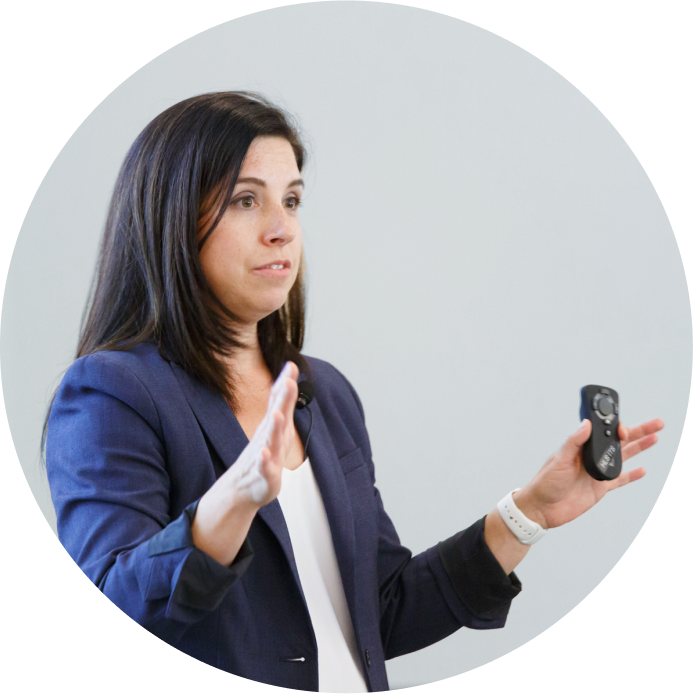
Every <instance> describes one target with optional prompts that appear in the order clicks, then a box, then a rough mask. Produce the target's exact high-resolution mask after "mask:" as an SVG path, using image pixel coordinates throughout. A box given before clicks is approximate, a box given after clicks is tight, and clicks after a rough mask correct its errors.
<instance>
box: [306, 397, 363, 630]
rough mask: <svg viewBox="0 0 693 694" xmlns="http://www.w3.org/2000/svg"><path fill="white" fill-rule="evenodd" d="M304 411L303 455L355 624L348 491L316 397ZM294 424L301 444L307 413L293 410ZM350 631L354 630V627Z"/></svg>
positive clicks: (352, 552)
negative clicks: (319, 498)
mask: <svg viewBox="0 0 693 694" xmlns="http://www.w3.org/2000/svg"><path fill="white" fill-rule="evenodd" d="M308 407H310V409H311V412H312V414H313V433H312V434H311V437H310V444H309V450H308V451H307V454H308V457H309V458H310V462H311V466H312V468H313V472H314V473H315V479H316V481H317V483H318V487H319V488H320V494H321V495H322V500H323V503H324V505H325V512H326V513H327V520H328V522H329V524H330V532H331V534H332V542H333V544H334V550H335V554H336V555H337V563H338V564H339V572H340V574H341V577H342V585H343V586H344V593H345V595H346V598H347V603H348V605H349V611H350V612H351V617H352V620H355V619H356V614H357V611H356V595H355V586H354V552H355V538H354V519H353V515H352V512H351V503H350V500H349V491H348V489H347V485H346V481H345V480H344V473H343V472H342V466H341V465H340V463H339V457H338V455H337V451H336V450H335V448H334V445H333V443H332V437H331V436H330V432H329V430H328V428H327V424H326V422H325V418H324V417H323V414H322V411H321V409H320V404H319V402H318V399H317V397H316V398H315V399H314V400H313V402H312V403H311V404H310V405H309V406H308ZM294 423H295V424H296V430H297V431H298V433H299V435H300V437H301V440H302V441H304V442H305V440H306V435H307V433H308V426H309V423H310V415H309V414H308V411H307V409H303V410H296V413H295V416H294ZM354 627H355V628H356V624H354Z"/></svg>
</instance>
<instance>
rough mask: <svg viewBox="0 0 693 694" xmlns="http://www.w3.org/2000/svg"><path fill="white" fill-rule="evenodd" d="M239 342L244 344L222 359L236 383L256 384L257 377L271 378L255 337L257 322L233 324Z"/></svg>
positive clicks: (262, 378)
mask: <svg viewBox="0 0 693 694" xmlns="http://www.w3.org/2000/svg"><path fill="white" fill-rule="evenodd" d="M235 328H236V334H237V336H238V340H239V342H240V343H241V344H242V345H244V346H243V347H240V348H238V349H236V350H234V353H233V354H232V355H231V356H230V357H226V358H225V359H224V361H225V362H226V364H227V365H228V368H229V371H230V374H231V376H232V378H233V380H234V382H235V383H236V384H242V383H248V384H251V383H252V384H256V383H257V381H258V379H260V380H267V379H270V380H271V374H270V371H269V369H268V367H267V364H266V363H265V359H264V357H263V356H262V350H261V349H260V342H259V340H258V337H257V323H252V324H244V325H241V326H235Z"/></svg>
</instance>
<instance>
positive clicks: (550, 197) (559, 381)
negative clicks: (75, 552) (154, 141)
mask: <svg viewBox="0 0 693 694" xmlns="http://www.w3.org/2000/svg"><path fill="white" fill-rule="evenodd" d="M222 89H254V90H258V91H261V92H263V93H265V94H267V95H268V96H269V97H270V98H272V99H274V100H275V101H277V102H278V103H280V104H281V105H283V106H285V107H287V108H288V109H289V110H290V111H291V112H293V113H294V114H295V115H296V116H297V117H298V118H299V120H300V122H301V124H302V127H303V129H304V131H305V134H306V141H307V145H308V148H309V151H310V155H311V158H310V160H309V166H308V169H307V170H306V176H305V178H306V179H307V183H308V187H307V191H306V196H305V198H304V201H305V207H304V208H303V210H302V212H301V218H302V221H303V227H304V239H305V247H306V257H307V262H308V302H309V314H308V319H309V323H308V339H307V344H306V348H305V350H304V351H305V352H306V353H307V354H311V355H314V356H318V357H321V358H323V359H327V360H329V361H331V362H332V363H334V364H335V365H336V366H337V367H338V368H339V369H340V370H342V371H343V372H344V373H345V374H346V375H347V377H348V378H349V379H350V380H351V381H352V383H353V384H354V386H355V387H356V389H357V390H358V392H359V394H360V396H361V398H362V400H363V403H364V406H365V409H366V417H367V422H368V425H369V431H370V433H371V439H372V443H373V448H374V457H375V462H376V472H377V477H378V486H379V488H380V490H381V492H382V494H383V497H384V500H385V505H386V508H387V510H388V512H389V513H390V515H391V516H392V518H393V521H394V523H395V526H396V527H397V529H398V531H399V533H400V537H401V539H402V541H403V542H404V543H405V544H407V545H408V546H409V547H410V548H411V549H412V550H413V551H414V552H417V551H421V550H423V549H425V548H427V547H429V546H430V545H432V544H434V543H435V542H437V541H438V540H441V539H444V538H445V537H448V536H449V535H451V534H453V533H455V532H456V531H458V530H459V529H461V528H463V527H466V526H467V525H469V524H470V523H472V522H473V521H475V520H476V519H477V518H479V517H481V516H482V515H483V514H485V513H487V512H489V511H490V510H491V509H492V508H493V507H494V505H495V502H496V501H497V500H498V499H499V498H501V497H502V496H503V495H504V494H505V493H506V492H507V491H508V490H510V489H512V488H514V487H518V486H522V485H524V484H526V483H527V482H528V481H529V480H530V479H531V477H532V476H533V475H534V474H535V472H536V471H537V470H538V469H539V467H540V466H541V465H542V464H543V463H544V461H545V460H546V458H547V457H548V456H549V455H550V454H551V453H552V452H553V451H554V450H555V449H556V448H558V447H559V446H560V445H561V444H562V442H563V441H564V439H565V438H566V437H567V436H568V435H569V434H571V433H572V432H573V431H574V430H575V429H576V427H577V425H578V423H579V420H578V404H579V402H578V394H579V389H580V387H581V386H582V385H584V384H586V383H600V384H604V385H609V386H612V387H614V388H616V389H617V390H618V391H619V392H620V394H621V399H622V417H623V420H624V421H625V422H626V423H627V424H631V425H632V424H636V423H639V422H641V421H644V420H647V419H651V418H653V417H661V418H662V419H664V421H665V422H666V424H667V428H666V430H665V431H664V432H663V433H662V435H661V441H660V443H659V444H658V445H657V447H656V448H655V449H653V450H651V451H648V452H646V453H644V454H643V455H642V456H641V457H640V458H639V459H636V460H637V464H638V465H640V464H643V465H645V466H646V467H647V469H648V475H647V477H646V478H645V479H644V480H643V481H641V482H639V483H637V484H635V485H632V486H631V487H629V488H627V489H623V490H619V491H617V492H615V493H614V494H611V495H609V496H608V497H607V498H606V499H605V500H604V501H603V502H602V503H601V504H599V505H598V506H597V507H595V508H594V509H592V510H591V511H590V512H589V513H588V514H586V515H585V516H583V517H581V518H579V519H578V520H576V521H575V522H573V523H571V524H570V525H568V526H564V527H563V528H560V529H556V530H553V531H551V532H550V533H549V534H548V536H547V537H546V538H545V539H544V540H542V542H541V544H539V545H538V546H537V547H535V548H533V549H532V551H531V552H530V554H529V556H528V557H527V559H526V560H525V561H524V562H523V563H522V564H521V566H520V567H519V568H518V571H517V573H518V575H519V576H520V578H521V579H522V581H523V584H524V589H523V592H522V593H521V594H520V596H519V597H518V598H517V599H516V600H515V601H514V603H513V606H512V609H511V612H510V616H509V619H508V624H507V625H506V627H505V628H504V629H502V630H494V631H486V632H483V631H482V632H477V631H471V630H464V629H463V630H460V631H459V632H457V633H456V634H454V635H453V636H451V637H449V638H448V639H446V640H444V641H442V642H441V643H439V644H436V645H434V646H432V647H430V648H427V649H425V650H423V651H420V652H418V653H414V654H411V655H409V656H404V657H402V658H398V659H396V660H393V661H390V662H389V663H388V673H389V675H390V681H391V686H392V687H393V688H398V687H405V686H410V685H415V684H421V683H424V682H429V681H434V680H438V679H442V678H444V677H449V676H452V675H455V674H458V673H461V672H464V671H466V670H469V669H471V668H474V667H477V666H479V665H482V664H483V663H486V662H488V661H490V660H492V659H494V658H497V657H499V656H501V655H503V654H504V653H506V652H508V651H510V650H512V649H514V648H516V647H517V646H519V645H521V644H522V643H524V642H526V641H528V640H529V639H531V638H533V637H534V636H536V635H537V634H538V633H540V632H541V631H543V630H544V629H546V628H547V627H549V626H550V625H551V624H553V623H554V622H556V621H557V620H558V619H560V618H561V617H562V616H563V615H564V614H566V613H567V612H568V611H569V610H571V609H572V608H573V607H574V606H575V605H576V604H577V603H578V602H579V601H580V600H582V599H583V598H584V597H585V596H586V595H587V594H588V593H589V592H590V591H591V590H592V589H593V588H594V587H595V586H596V585H597V584H598V583H599V582H600V581H601V579H602V578H603V577H604V576H605V575H606V574H607V573H608V571H609V570H610V569H611V568H612V567H613V565H614V564H615V563H616V562H617V561H618V559H619V558H620V557H621V555H622V554H623V552H624V551H625V550H626V549H627V547H628V546H629V544H630V543H631V542H632V540H633V538H634V537H635V535H636V534H637V532H638V530H639V529H640V527H641V526H642V524H643V523H644V521H645V519H646V518H647V516H648V514H649V512H650V510H651V509H652V506H653V505H654V503H655V500H656V499H657V496H658V495H659V492H660V490H661V488H662V485H663V484H664V481H665V479H666V476H667V473H668V471H669V467H670V465H671V463H672V462H673V459H674V454H675V452H676V447H677V445H678V441H679V438H680V435H681V431H682V427H683V421H684V417H685V413H686V407H687V397H688V392H689V387H690V377H691V372H690V369H691V322H690V306H689V301H688V294H687V289H686V284H685V278H684V272H683V266H682V263H681V259H680V257H679V254H678V250H677V247H676V242H675V239H674V235H673V233H672V231H671V228H670V225H669V223H668V221H667V218H666V215H665V213H664V210H663V209H662V206H661V204H660V202H659V199H658V198H657V195H656V193H655V191H654V189H653V188H652V186H651V184H650V182H649V180H648V178H647V176H646V174H645V172H644V171H643V170H642V168H641V167H640V165H639V163H638V162H637V160H636V159H635V157H634V155H633V153H632V152H631V151H630V149H629V148H628V146H627V145H626V144H625V143H624V142H623V140H622V139H621V138H620V136H619V135H618V133H617V132H616V131H615V130H614V129H613V128H612V127H611V125H610V124H609V123H608V121H607V120H606V119H605V118H604V117H603V116H602V115H601V114H600V113H599V111H598V110H597V109H596V108H595V107H594V106H593V105H592V104H591V103H590V102H589V101H587V99H585V97H583V96H582V95H581V94H580V93H579V92H578V91H577V90H576V89H575V88H573V87H572V86H571V85H570V84H569V83H568V82H566V81H565V80H564V79H563V78H562V77H560V75H558V74H557V73H555V72H554V71H553V70H551V69H550V68H549V67H547V66H546V65H544V64H543V63H541V62H540V61H538V60H537V59H536V58H534V57H533V56H531V55H529V54H528V53H526V52H524V51H522V50H521V49H519V48H518V47H517V46H514V45H512V44H510V43H508V42H506V41H504V40H502V39H500V38H499V37H497V36H495V35H493V34H490V33H488V32H486V31H483V30H481V29H479V28H477V27H474V26H471V25H468V24H465V23H464V22H460V21H458V20H455V19H452V18H449V17H446V16H444V15H439V14H435V13H432V12H427V11H424V10H420V9H413V8H406V7H402V6H397V5H385V4H377V3H341V2H337V3H316V4H308V5H298V6H291V7H286V8H281V9H274V10H270V11H268V12H262V13H258V14H255V15H251V16H249V17H245V18H242V19H237V20H234V21H233V22H230V23H227V24H223V25H220V26H219V27H216V28H214V29H211V30H209V31H206V32H204V33H202V34H200V35H198V36H196V37H194V38H192V39H190V40H188V41H186V42H184V43H182V44H180V45H178V46H176V47H175V48H173V49H172V50H170V51H168V52H166V53H165V54H163V55H162V56H160V57H159V58H158V59H156V60H154V61H152V62H151V63H149V64H148V65H146V66H145V67H144V68H142V69H141V70H140V71H138V72H137V73H136V74H135V75H133V76H132V77H131V78H130V79H129V80H127V81H126V82H125V83H124V84H123V85H121V86H120V87H119V88H118V89H116V90H115V91H114V92H113V93H112V94H111V95H110V96H109V97H108V98H107V99H106V100H105V101H104V102H103V103H102V104H101V105H100V106H99V107H98V108H97V109H95V111H94V112H93V113H92V114H91V115H90V116H89V118H87V120H86V121H85V122H84V124H83V125H82V126H81V127H80V128H79V129H78V130H77V132H76V133H75V134H74V136H73V137H72V138H71V139H70V141H69V142H68V144H67V145H66V146H65V148H64V149H63V150H62V152H61V153H60V155H59V156H58V158H57V159H56V161H55V163H54V164H53V166H52V167H51V169H50V171H49V172H48V174H47V175H46V178H45V179H44V181H43V183H42V185H41V187H40V189H39V191H38V193H37V195H36V197H35V199H34V202H33V204H32V206H31V208H30V210H29V212H28V214H27V217H26V220H25V223H24V226H23V228H22V231H21V233H20V235H19V239H18V241H17V245H16V248H15V252H14V255H13V258H12V264H11V267H10V271H9V275H8V280H7V286H6V291H5V301H4V307H3V314H2V326H1V332H0V357H1V359H2V379H3V390H4V393H5V400H6V406H7V414H8V419H9V423H10V427H11V431H12V436H13V440H14V443H15V446H16V448H17V452H18V455H19V459H20V461H21V462H22V466H23V468H24V471H25V473H26V476H27V479H28V481H29V484H30V486H31V488H32V490H33V491H34V494H35V496H36V498H37V501H38V503H39V506H40V507H41V510H42V511H43V513H44V514H45V515H46V518H47V519H48V520H49V522H50V523H51V524H53V525H54V513H53V510H52V507H51V503H50V496H49V493H48V488H47V484H46V482H45V476H44V475H43V474H42V472H41V470H40V467H39V464H38V443H39V439H40V428H41V423H42V419H43V414H44V411H45V407H46V404H47V402H48V400H49V399H50V396H51V394H52V392H53V390H54V388H55V387H56V386H57V384H58V383H59V381H60V378H61V375H62V372H63V371H64V369H65V368H67V366H68V365H69V364H70V362H71V360H72V357H73V354H74V350H75V347H76V341H77V332H78V324H79V318H80V314H81V310H82V307H83V305H84V301H85V298H86V294H87V290H88V286H89V282H90V279H91V274H92V271H93V266H94V261H95V257H96V249H97V245H98V241H99V237H100V233H101V230H102V227H103V222H104V219H105V212H106V207H107V204H108V200H109V196H110V192H111V189H112V186H113V183H114V180H115V176H116V173H117V169H118V167H119V165H120V163H121V161H122V159H123V157H124V155H125V152H126V150H127V149H128V147H129V146H130V144H131V143H132V141H133V140H134V138H135V137H136V135H137V134H138V133H139V132H140V130H141V129H142V128H143V127H144V125H145V124H146V123H147V122H148V121H149V120H151V118H153V117H154V116H155V115H156V114H157V113H159V112H160V111H162V110H163V109H165V108H166V107H168V106H169V105H171V104H173V103H175V102H177V101H179V100H181V99H183V98H186V97H188V96H191V95H193V94H199V93H202V92H207V91H214V90H222ZM633 462H634V463H635V461H633ZM633 580H637V577H635V576H634V577H633ZM124 618H125V617H124ZM605 618H607V619H608V615H605ZM598 629H599V626H598V625H595V635H597V634H598Z"/></svg>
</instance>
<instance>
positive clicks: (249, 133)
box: [41, 91, 308, 453]
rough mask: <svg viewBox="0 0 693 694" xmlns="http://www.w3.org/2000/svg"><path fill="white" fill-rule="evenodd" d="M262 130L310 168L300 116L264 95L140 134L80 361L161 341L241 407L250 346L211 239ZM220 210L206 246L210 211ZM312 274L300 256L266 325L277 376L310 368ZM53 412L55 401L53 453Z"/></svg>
mask: <svg viewBox="0 0 693 694" xmlns="http://www.w3.org/2000/svg"><path fill="white" fill-rule="evenodd" d="M260 136H280V137H283V138H285V139H286V140H287V141H288V142H289V143H290V144H291V146H292V148H293V151H294V154H295V156H296V163H297V165H298V169H299V171H301V170H302V169H303V166H304V164H305V159H306V152H305V148H304V146H303V145H302V143H301V140H300V137H299V134H298V129H297V126H296V125H295V124H294V122H293V119H292V118H291V117H290V116H289V115H288V114H287V113H285V112H284V111H282V110H281V109H279V108H278V107H276V106H274V105H273V104H271V103H270V102H269V101H268V100H267V99H266V98H264V97H263V96H261V95H260V94H256V93H253V92H241V91H236V92H216V93H211V94H202V95H200V96H195V97H192V98H190V99H186V100H184V101H181V102H179V103H177V104H175V105H174V106H171V107H170V108H168V109H166V110H165V111H164V112H163V113H161V114H159V115H158V116H157V117H156V118H154V120H152V121H151V123H149V125H147V126H146V127H145V129H144V130H143V131H142V132H141V133H140V135H139V136H138V137H137V139H136V140H135V142H134V143H133V145H132V147H131V148H130V150H129V152H128V154H127V156H126V157H125V161H124V162H123V165H122V167H121V169H120V172H119V174H118V178H117V181H116V184H115V189H114V191H113V196H112V198H111V203H110V207H109V211H108V217H107V220H106V227H105V230H104V234H103V238H102V241H101V247H100V252H99V259H98V263H97V266H96V271H95V273H94V277H93V280H92V286H91V291H90V296H89V299H88V300H87V303H86V305H85V308H84V312H83V314H82V322H81V328H80V338H79V343H78V346H77V353H76V356H75V359H78V358H79V357H82V356H84V355H86V354H92V353H94V352H97V351H99V350H126V349H129V348H131V347H133V346H135V345H137V344H139V343H142V342H151V343H153V344H154V345H155V346H156V347H157V350H158V351H159V353H160V354H161V356H162V357H164V358H165V359H167V360H169V361H172V362H175V363H177V364H179V365H180V366H181V367H182V368H184V369H185V370H186V371H187V372H188V373H190V374H191V375H193V376H194V377H196V378H197V379H199V380H200V381H201V382H202V383H204V384H205V385H206V386H207V387H208V388H210V390H212V391H213V392H216V393H220V394H222V395H223V396H224V397H225V398H226V400H227V401H228V402H229V404H230V405H231V407H232V409H234V410H236V408H237V406H238V402H237V399H236V393H235V389H234V384H233V374H229V371H228V366H227V364H225V363H224V362H223V357H226V356H229V355H231V354H233V353H234V352H235V351H236V350H238V349H241V348H242V344H241V343H240V341H239V339H238V333H237V331H236V330H235V329H234V327H233V326H234V324H237V320H238V319H237V318H236V316H235V315H234V314H233V313H232V312H231V311H229V310H228V309H227V308H226V307H225V306H224V305H223V304H222V302H221V301H220V300H219V299H218V298H217V296H216V295H215V294H214V292H213V291H212V289H211V287H210V286H209V284H208V282H207V280H206V277H205V275H204V272H203V270H202V267H201V265H200V248H201V247H202V245H203V244H204V243H205V241H206V240H207V238H209V235H210V234H211V233H213V232H214V229H215V228H216V227H217V225H218V224H219V222H220V220H221V218H222V216H223V214H224V211H225V210H226V208H227V207H228V205H229V203H230V201H231V197H232V193H233V189H234V186H235V184H236V179H237V178H238V174H239V172H240V170H241V165H242V164H243V160H244V158H245V156H246V153H247V152H248V148H249V147H250V144H251V142H252V141H253V140H254V139H255V138H256V137H260ZM215 210H216V215H215V217H214V219H213V220H212V223H211V225H210V226H209V228H208V229H207V232H206V234H205V236H204V238H203V239H202V240H201V241H200V242H199V243H198V231H199V229H200V222H201V220H202V218H203V217H204V218H205V219H206V220H207V219H208V217H209V214H210V213H214V211H215ZM304 273H305V264H304V260H303V255H301V261H300V266H299V271H298V277H297V279H296V282H295V283H294V285H293V287H292V288H291V290H290V292H289V295H288V297H287V300H286V303H285V304H284V306H282V307H281V308H280V309H279V310H278V311H275V312H274V313H272V314H270V315H269V316H267V317H266V318H264V319H262V320H261V321H260V322H259V323H258V340H259V344H260V350H261V352H262V355H263V358H264V360H265V362H266V363H267V366H268V368H269V370H270V373H271V374H272V377H273V378H276V377H277V376H278V375H279V372H280V370H281V368H282V366H283V364H284V363H285V362H286V361H287V360H289V359H291V360H292V361H295V362H296V363H297V364H298V365H299V367H300V368H301V370H308V367H307V363H306V361H305V359H303V357H302V356H301V354H300V350H301V348H302V346H303V336H304V328H305V309H304V291H303V279H304ZM53 397H55V394H54V396H53ZM51 405H52V400H51ZM49 415H50V405H49V407H48V411H47V413H46V418H45V421H44V426H43V436H42V439H41V451H42V453H43V452H44V451H45V441H46V435H47V427H48V418H49Z"/></svg>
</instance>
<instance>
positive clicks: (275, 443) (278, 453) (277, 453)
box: [268, 410, 286, 465]
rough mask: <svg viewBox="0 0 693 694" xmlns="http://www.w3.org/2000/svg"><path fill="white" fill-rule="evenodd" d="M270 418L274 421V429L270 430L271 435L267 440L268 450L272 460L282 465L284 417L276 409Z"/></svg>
mask: <svg viewBox="0 0 693 694" xmlns="http://www.w3.org/2000/svg"><path fill="white" fill-rule="evenodd" d="M272 420H273V422H274V429H273V430H272V436H271V438H270V441H269V446H268V447H269V450H270V453H271V454H272V460H274V461H275V462H277V463H278V464H279V465H284V449H283V441H284V425H285V423H286V419H285V417H284V414H283V413H282V412H280V411H279V410H276V411H275V412H274V413H273V415H272Z"/></svg>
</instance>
